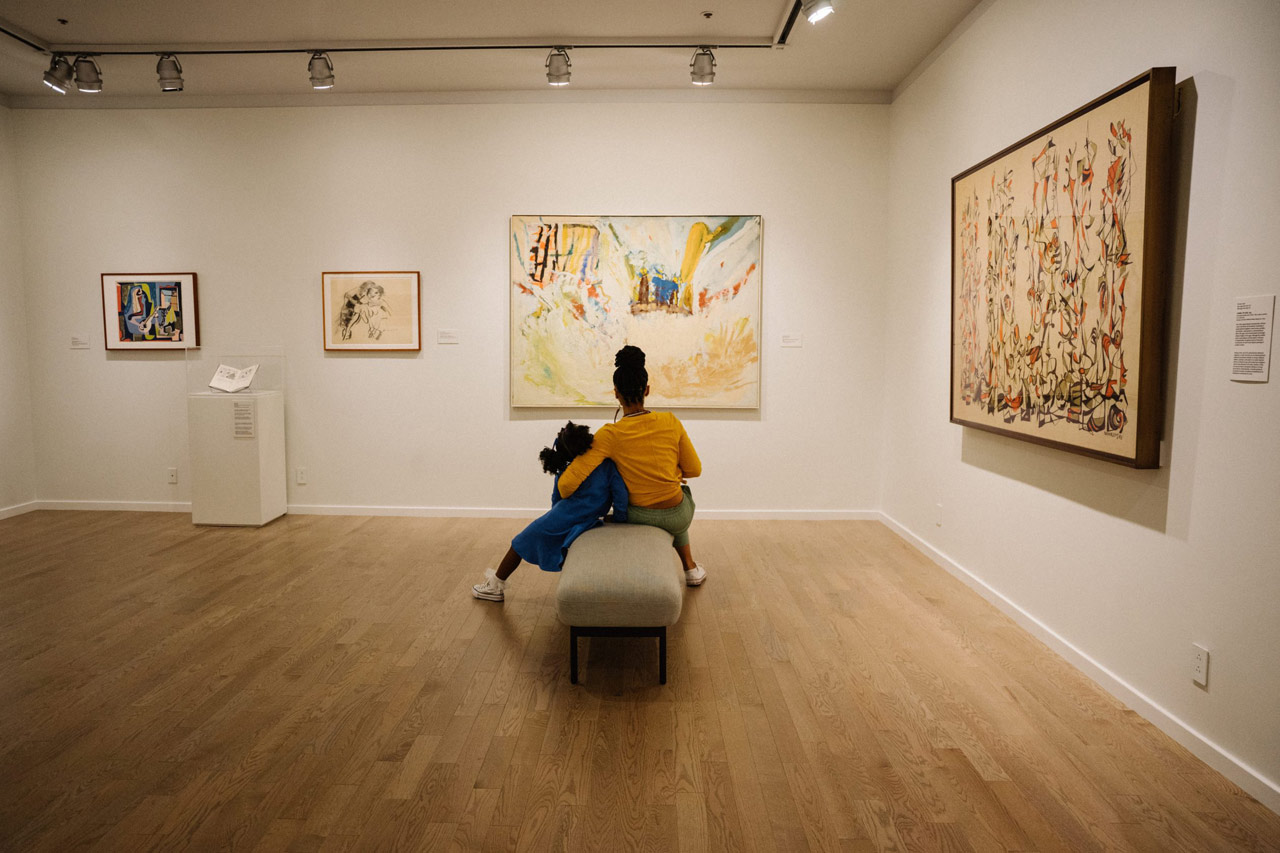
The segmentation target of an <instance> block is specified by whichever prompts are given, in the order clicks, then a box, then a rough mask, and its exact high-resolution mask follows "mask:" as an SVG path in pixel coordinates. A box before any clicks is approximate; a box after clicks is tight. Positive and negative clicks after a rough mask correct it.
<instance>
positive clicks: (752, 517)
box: [289, 504, 881, 521]
mask: <svg viewBox="0 0 1280 853" xmlns="http://www.w3.org/2000/svg"><path fill="white" fill-rule="evenodd" d="M546 511H547V510H546V508H545V507H543V508H541V509H536V508H532V507H529V508H526V507H466V506H347V505H341V504H335V505H327V504H289V512H291V513H296V514H297V515H403V516H410V517H425V518H537V517H538V516H539V515H542V513H544V512H546ZM697 517H698V518H701V519H706V520H718V521H771V520H781V521H880V520H881V515H880V513H878V512H875V511H874V510H807V509H796V510H791V509H719V510H716V509H710V510H702V509H700V510H698V512H697Z"/></svg>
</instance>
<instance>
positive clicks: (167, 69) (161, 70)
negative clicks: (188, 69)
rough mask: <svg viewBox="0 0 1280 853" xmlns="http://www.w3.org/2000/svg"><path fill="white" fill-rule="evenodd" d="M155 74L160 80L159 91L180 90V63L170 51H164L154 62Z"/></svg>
mask: <svg viewBox="0 0 1280 853" xmlns="http://www.w3.org/2000/svg"><path fill="white" fill-rule="evenodd" d="M156 76H157V77H158V78H159V80H160V91H161V92H181V91H182V63H181V62H179V61H178V57H176V56H174V55H173V54H172V53H166V54H164V55H163V56H161V57H160V61H159V62H157V63H156Z"/></svg>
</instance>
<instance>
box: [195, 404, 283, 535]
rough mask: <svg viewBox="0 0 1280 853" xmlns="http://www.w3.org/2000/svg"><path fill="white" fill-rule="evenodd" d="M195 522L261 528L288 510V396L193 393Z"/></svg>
mask: <svg viewBox="0 0 1280 853" xmlns="http://www.w3.org/2000/svg"><path fill="white" fill-rule="evenodd" d="M187 423H188V424H189V430H190V439H191V521H192V523H194V524H224V525H249V526H255V527H260V526H262V525H263V524H266V523H267V522H268V521H271V520H272V519H273V518H278V517H279V516H282V515H284V514H285V511H286V510H287V509H288V500H287V496H286V482H287V479H286V475H285V457H284V395H283V394H282V393H281V392H279V391H240V392H238V393H235V394H225V393H222V392H220V391H213V392H202V393H198V394H188V395H187Z"/></svg>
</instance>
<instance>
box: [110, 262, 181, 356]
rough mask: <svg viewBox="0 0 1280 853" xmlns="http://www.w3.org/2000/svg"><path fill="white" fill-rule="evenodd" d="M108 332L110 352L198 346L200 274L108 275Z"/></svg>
mask: <svg viewBox="0 0 1280 853" xmlns="http://www.w3.org/2000/svg"><path fill="white" fill-rule="evenodd" d="M102 336H103V341H104V343H105V344H106V348H107V349H109V350H171V349H196V348H198V347H199V346H200V306H199V299H198V294H197V290H196V274H195V273H193V272H181V273H103V274H102Z"/></svg>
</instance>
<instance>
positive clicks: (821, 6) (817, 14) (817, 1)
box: [800, 0, 835, 24]
mask: <svg viewBox="0 0 1280 853" xmlns="http://www.w3.org/2000/svg"><path fill="white" fill-rule="evenodd" d="M800 11H801V12H803V13H804V16H805V17H806V18H808V19H809V23H811V24H816V23H818V21H821V20H822V19H823V18H825V17H826V16H827V15H830V14H831V13H832V12H834V11H835V9H834V8H833V7H832V6H831V0H804V5H803V6H802V7H801V9H800Z"/></svg>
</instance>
